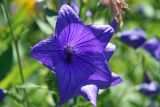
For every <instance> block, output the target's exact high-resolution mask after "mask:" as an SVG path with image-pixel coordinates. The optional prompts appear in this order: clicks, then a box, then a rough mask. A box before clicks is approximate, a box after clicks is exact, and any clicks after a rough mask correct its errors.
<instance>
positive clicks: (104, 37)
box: [87, 20, 117, 45]
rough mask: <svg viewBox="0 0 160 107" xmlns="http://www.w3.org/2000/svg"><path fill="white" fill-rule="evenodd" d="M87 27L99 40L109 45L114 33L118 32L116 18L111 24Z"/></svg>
mask: <svg viewBox="0 0 160 107" xmlns="http://www.w3.org/2000/svg"><path fill="white" fill-rule="evenodd" d="M87 27H88V28H89V29H90V30H91V31H92V33H93V34H94V36H95V37H96V38H97V39H98V40H99V41H101V42H102V43H105V45H107V44H108V42H109V40H110V39H111V38H112V36H113V33H115V32H116V29H117V22H116V20H114V21H113V22H112V23H111V24H110V25H87Z"/></svg>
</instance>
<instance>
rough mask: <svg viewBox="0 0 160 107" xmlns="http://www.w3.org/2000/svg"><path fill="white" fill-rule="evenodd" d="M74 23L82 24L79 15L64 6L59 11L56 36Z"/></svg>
mask: <svg viewBox="0 0 160 107" xmlns="http://www.w3.org/2000/svg"><path fill="white" fill-rule="evenodd" d="M72 23H82V22H81V20H80V19H79V17H78V15H77V14H76V13H75V12H74V10H73V9H72V8H71V7H69V6H68V5H62V7H61V8H60V10H59V13H58V17H57V22H56V34H57V35H59V34H60V33H61V32H62V30H63V29H64V28H65V27H66V26H67V25H70V24H72Z"/></svg>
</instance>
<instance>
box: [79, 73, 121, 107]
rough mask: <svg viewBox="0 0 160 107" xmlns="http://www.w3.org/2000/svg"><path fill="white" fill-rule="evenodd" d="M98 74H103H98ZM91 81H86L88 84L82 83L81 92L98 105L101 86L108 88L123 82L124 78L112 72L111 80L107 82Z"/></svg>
mask: <svg viewBox="0 0 160 107" xmlns="http://www.w3.org/2000/svg"><path fill="white" fill-rule="evenodd" d="M96 76H97V75H96ZM98 76H102V75H98ZM92 80H94V79H92ZM89 81H90V82H89ZM89 81H86V82H85V83H86V85H82V87H81V88H80V94H81V95H82V96H83V97H84V98H85V99H87V100H88V101H89V102H91V103H92V104H93V105H94V106H95V107H96V102H97V95H98V91H99V88H108V87H111V86H115V85H117V84H119V83H121V82H122V81H123V79H122V78H121V77H119V76H118V75H117V74H115V73H112V79H111V81H106V82H104V81H101V80H100V81H91V80H89ZM100 85H101V86H100Z"/></svg>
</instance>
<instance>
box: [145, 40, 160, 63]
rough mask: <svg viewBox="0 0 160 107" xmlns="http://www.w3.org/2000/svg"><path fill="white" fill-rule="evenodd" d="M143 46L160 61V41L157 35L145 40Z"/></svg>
mask: <svg viewBox="0 0 160 107" xmlns="http://www.w3.org/2000/svg"><path fill="white" fill-rule="evenodd" d="M143 48H144V49H145V50H146V51H148V52H149V53H150V54H151V55H152V56H153V57H154V58H155V59H156V60H158V61H160V42H159V41H158V39H157V38H156V37H153V38H151V39H149V40H148V41H147V42H145V44H144V45H143Z"/></svg>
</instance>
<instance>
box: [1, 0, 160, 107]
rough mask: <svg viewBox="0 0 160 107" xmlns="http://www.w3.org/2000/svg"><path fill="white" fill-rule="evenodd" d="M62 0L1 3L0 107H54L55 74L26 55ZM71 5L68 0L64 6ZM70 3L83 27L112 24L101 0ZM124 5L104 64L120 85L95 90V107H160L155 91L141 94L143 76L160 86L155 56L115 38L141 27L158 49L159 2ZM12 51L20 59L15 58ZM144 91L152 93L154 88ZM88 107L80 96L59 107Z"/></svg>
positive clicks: (50, 26) (47, 31)
mask: <svg viewBox="0 0 160 107" xmlns="http://www.w3.org/2000/svg"><path fill="white" fill-rule="evenodd" d="M62 1H63V0H0V90H2V92H3V93H4V95H0V96H1V97H0V107H23V103H24V102H29V106H28V107H54V106H55V104H56V102H57V101H58V100H59V96H58V90H57V83H56V78H55V75H54V74H53V73H52V72H51V71H50V70H49V69H47V68H46V67H44V66H43V65H42V64H40V63H39V62H38V61H36V60H34V59H33V58H32V57H31V55H30V49H31V47H32V46H34V45H35V44H36V43H37V42H39V41H41V40H43V39H45V38H47V37H48V36H50V35H52V34H53V33H54V30H55V23H56V17H57V13H58V10H59V8H60V6H61V4H62ZM72 2H73V0H68V5H71V4H72ZM74 2H75V3H76V4H77V6H78V7H77V8H76V9H78V11H79V16H80V18H81V19H82V20H83V22H84V23H85V24H91V23H94V24H102V25H105V24H109V23H110V22H111V20H112V19H111V14H112V13H111V11H110V10H109V9H110V8H109V7H108V6H106V5H105V4H102V3H100V0H74ZM125 2H126V3H127V4H128V6H129V9H126V10H124V11H123V26H122V25H121V27H120V26H119V28H118V31H117V32H116V34H115V35H114V36H113V38H112V40H111V42H112V43H114V44H115V45H116V51H115V53H114V54H113V56H112V58H111V60H110V62H109V64H110V67H111V70H112V71H113V72H115V73H117V74H119V75H120V76H121V77H123V79H124V82H123V83H121V84H119V85H117V86H115V87H111V88H109V89H106V90H100V92H99V96H98V100H97V103H98V104H97V106H98V107H160V91H159V90H160V89H159V88H158V89H157V90H158V91H157V90H156V92H153V93H154V94H153V95H146V94H145V93H144V92H142V91H140V88H141V84H143V83H144V77H148V76H149V77H150V80H151V81H154V82H156V84H157V87H158V85H160V52H159V54H158V55H159V59H158V58H155V57H154V55H152V54H150V52H148V51H146V50H145V49H144V48H142V47H139V48H136V49H134V48H132V47H131V46H129V45H127V44H125V43H123V41H121V40H120V36H121V32H122V31H124V30H125V31H126V30H130V29H134V28H140V29H142V30H143V31H144V32H145V35H146V37H145V38H146V41H148V40H150V39H152V38H153V37H156V38H157V40H158V41H159V45H160V0H126V1H125ZM13 35H14V37H13ZM159 47H160V46H159ZM159 50H160V49H159ZM17 52H18V53H19V55H18V58H20V60H17ZM19 67H21V68H20V69H19ZM21 71H22V72H23V76H22V72H21ZM146 75H147V76H146ZM148 84H149V83H148ZM147 88H151V89H150V90H151V92H152V91H154V88H155V87H154V86H147ZM152 89H153V90H152ZM150 90H149V91H150ZM3 96H4V97H3ZM92 106H93V105H92V104H90V103H89V102H88V101H86V100H85V99H84V98H82V97H81V96H77V97H76V98H74V99H72V100H70V101H69V102H67V103H66V104H64V105H62V107H92Z"/></svg>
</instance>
